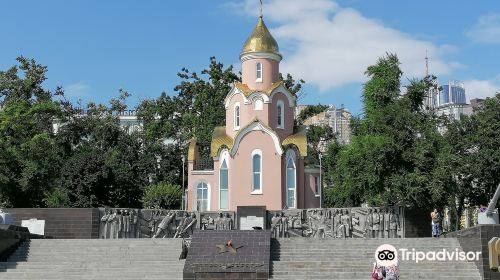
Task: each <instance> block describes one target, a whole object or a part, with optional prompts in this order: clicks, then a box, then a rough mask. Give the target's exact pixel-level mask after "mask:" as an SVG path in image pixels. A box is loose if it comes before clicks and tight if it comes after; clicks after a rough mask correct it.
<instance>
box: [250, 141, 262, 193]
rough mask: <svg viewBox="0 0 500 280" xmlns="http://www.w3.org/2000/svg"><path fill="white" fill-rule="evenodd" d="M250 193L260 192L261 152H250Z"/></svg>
mask: <svg viewBox="0 0 500 280" xmlns="http://www.w3.org/2000/svg"><path fill="white" fill-rule="evenodd" d="M252 192H253V193H261V192H262V152H261V151H260V150H254V151H253V152H252Z"/></svg>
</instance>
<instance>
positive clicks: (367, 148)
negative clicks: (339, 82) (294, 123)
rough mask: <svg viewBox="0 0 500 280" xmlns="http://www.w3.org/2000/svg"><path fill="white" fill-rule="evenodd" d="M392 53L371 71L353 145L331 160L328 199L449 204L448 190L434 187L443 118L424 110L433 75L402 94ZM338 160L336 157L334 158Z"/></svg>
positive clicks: (354, 128) (414, 82)
mask: <svg viewBox="0 0 500 280" xmlns="http://www.w3.org/2000/svg"><path fill="white" fill-rule="evenodd" d="M399 64H400V63H399V60H398V58H397V56H396V55H393V54H388V55H387V56H385V57H383V58H380V59H379V61H378V62H377V64H375V65H373V66H370V67H368V70H367V71H366V74H367V75H368V76H369V78H370V80H369V81H368V82H367V83H366V84H365V86H364V91H363V104H364V115H363V117H361V118H359V119H353V121H352V122H353V126H352V132H353V137H352V140H351V143H350V144H349V145H346V146H345V147H342V148H341V149H340V150H337V151H335V154H334V155H330V154H327V157H329V158H330V159H329V161H328V162H329V165H330V166H329V167H328V169H327V170H328V172H329V174H326V177H327V178H328V180H329V182H330V183H331V184H332V185H333V188H334V189H332V190H330V193H329V194H328V195H329V196H330V198H329V199H327V201H330V202H332V203H334V205H339V206H347V205H350V206H353V205H359V204H361V203H364V202H366V203H369V204H374V205H393V204H401V205H405V206H409V207H423V208H430V207H433V206H434V205H442V204H444V201H446V199H445V198H446V189H445V187H444V186H442V185H439V186H437V185H432V182H433V180H432V178H433V177H432V174H433V172H434V170H435V168H436V167H437V165H438V154H439V151H440V150H441V148H442V147H443V146H444V143H443V137H442V136H441V134H440V133H439V132H438V129H437V128H438V125H439V122H438V120H437V119H436V118H435V117H434V116H432V115H430V114H427V113H426V112H423V111H422V107H423V105H422V101H423V100H424V97H425V95H426V94H427V92H429V89H430V88H431V87H432V86H433V85H434V84H435V82H434V80H433V79H434V78H433V77H426V78H425V79H422V80H415V79H414V80H410V83H409V85H408V86H407V90H406V93H405V94H402V93H401V92H400V87H401V82H400V79H401V76H402V71H401V70H400V68H399ZM333 156H336V158H332V157H333Z"/></svg>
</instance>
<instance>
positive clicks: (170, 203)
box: [142, 183, 182, 209]
mask: <svg viewBox="0 0 500 280" xmlns="http://www.w3.org/2000/svg"><path fill="white" fill-rule="evenodd" d="M181 200H182V190H181V187H179V186H177V185H172V184H168V183H159V184H156V185H150V186H147V187H146V189H145V190H144V195H143V196H142V203H143V207H144V208H162V209H178V208H180V206H181Z"/></svg>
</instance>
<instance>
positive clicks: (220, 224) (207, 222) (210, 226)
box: [200, 212, 235, 230]
mask: <svg viewBox="0 0 500 280" xmlns="http://www.w3.org/2000/svg"><path fill="white" fill-rule="evenodd" d="M200 216H201V222H200V229H201V230H232V229H234V220H235V214H234V212H200Z"/></svg>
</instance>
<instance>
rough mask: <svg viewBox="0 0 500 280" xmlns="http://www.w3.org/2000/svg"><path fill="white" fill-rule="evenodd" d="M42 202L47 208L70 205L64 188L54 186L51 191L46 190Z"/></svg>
mask: <svg viewBox="0 0 500 280" xmlns="http://www.w3.org/2000/svg"><path fill="white" fill-rule="evenodd" d="M43 202H44V203H45V205H46V206H47V207H49V208H62V207H68V206H70V205H69V197H68V192H67V190H66V189H64V188H55V189H54V190H53V191H51V192H46V193H45V198H44V199H43Z"/></svg>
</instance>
